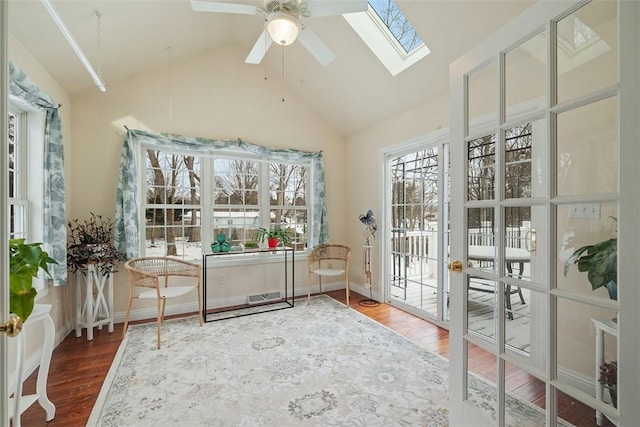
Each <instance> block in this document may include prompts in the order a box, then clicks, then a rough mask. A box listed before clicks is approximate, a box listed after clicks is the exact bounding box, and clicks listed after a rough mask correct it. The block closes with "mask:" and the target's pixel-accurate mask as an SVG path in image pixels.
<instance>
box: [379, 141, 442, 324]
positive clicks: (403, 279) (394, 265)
mask: <svg viewBox="0 0 640 427" xmlns="http://www.w3.org/2000/svg"><path fill="white" fill-rule="evenodd" d="M440 158H441V152H440V147H439V146H438V145H432V146H429V147H427V148H424V149H421V150H418V151H413V152H410V153H408V154H404V155H402V156H398V157H395V158H393V159H391V160H390V162H389V167H390V178H391V179H390V181H391V182H390V186H391V241H392V242H391V256H390V262H389V271H390V273H391V274H390V276H391V277H390V287H389V289H390V297H391V298H392V299H393V300H396V301H399V302H401V303H403V304H407V305H409V306H411V307H414V308H416V309H418V310H420V311H423V312H425V313H427V314H428V315H430V316H432V317H435V318H438V308H439V307H442V306H443V303H446V301H445V299H442V298H439V297H441V296H442V295H443V293H442V292H441V291H439V283H438V263H439V261H440V255H439V254H441V250H439V247H438V245H439V238H438V237H439V235H438V234H439V230H440V228H439V222H438V216H439V200H440V197H441V195H440V192H439V179H441V178H440V176H439V174H440V173H441V171H440V167H439V162H440ZM443 212H444V213H447V211H446V210H445V211H443ZM447 228H448V227H447Z"/></svg>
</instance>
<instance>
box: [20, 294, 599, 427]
mask: <svg viewBox="0 0 640 427" xmlns="http://www.w3.org/2000/svg"><path fill="white" fill-rule="evenodd" d="M327 294H328V295H330V296H332V297H333V298H335V299H337V300H339V301H341V302H344V300H345V294H344V291H331V292H328V293H327ZM350 299H351V301H350V305H351V307H352V308H353V309H355V310H358V311H359V312H361V313H363V314H364V315H366V316H368V317H370V318H371V319H373V320H376V321H378V322H380V323H382V324H383V325H385V326H387V327H389V328H390V329H393V330H395V331H396V332H398V333H399V334H401V335H403V336H405V337H407V338H408V339H410V340H411V341H413V342H414V343H416V344H418V345H420V346H422V347H424V348H426V349H427V350H429V351H431V352H433V353H437V354H440V355H442V356H444V357H446V358H448V356H449V333H448V331H446V330H444V329H441V328H439V327H437V326H435V325H433V324H431V323H429V322H427V321H425V320H422V319H419V318H417V317H415V316H413V315H411V314H408V313H406V312H404V311H402V310H399V309H397V308H394V307H391V306H390V305H388V304H380V305H379V306H376V307H368V306H362V305H359V304H358V302H359V301H360V300H362V299H365V297H363V296H361V295H359V294H355V293H352V294H351V297H350ZM121 335H122V324H118V325H116V328H115V331H114V332H113V333H112V334H109V333H107V331H106V328H104V329H103V330H102V331H97V330H96V331H95V332H94V339H93V341H87V340H86V338H85V337H86V335H84V334H83V336H82V337H80V338H76V336H75V334H74V333H71V334H70V335H69V336H68V337H67V338H65V340H64V341H63V342H62V343H61V344H60V345H59V346H58V347H57V348H56V349H55V350H54V352H53V358H52V360H51V368H50V370H49V383H48V388H47V390H48V395H49V399H51V401H52V402H53V403H54V404H55V405H56V415H55V418H54V419H53V420H52V421H51V422H49V423H47V422H46V421H45V412H44V410H43V409H42V408H41V407H40V406H39V405H38V404H37V403H35V404H33V405H32V406H31V407H30V408H29V409H28V410H27V411H26V412H25V413H24V414H23V415H22V419H21V421H22V426H23V427H42V426H50V427H56V426H60V427H75V426H84V425H85V424H86V423H87V420H88V419H89V415H90V414H91V409H92V408H93V405H94V404H95V401H96V398H97V396H98V393H99V392H100V388H101V387H102V383H103V381H104V379H105V377H106V375H107V372H108V371H109V368H110V366H111V362H112V361H113V358H114V356H115V354H116V352H117V350H118V347H119V345H120V342H121ZM479 356H481V355H480V354H479ZM480 359H482V358H481V357H480V358H479V360H480ZM484 359H486V358H484ZM477 368H478V370H480V371H483V372H489V373H490V372H492V366H491V363H488V364H483V363H481V362H479V363H477ZM36 374H37V372H34V373H33V374H32V375H31V376H30V377H29V378H28V380H27V381H26V382H25V386H24V392H25V393H27V394H28V393H33V392H34V391H35V382H36ZM509 378H510V380H509V386H510V389H511V391H512V392H513V393H514V394H516V395H518V396H521V397H522V398H527V399H530V401H532V402H534V403H535V404H537V405H540V406H544V403H545V402H544V385H543V384H542V383H541V382H540V381H538V380H536V379H535V378H533V377H531V376H529V375H527V374H526V373H524V372H522V371H518V370H513V372H510V377H509ZM559 401H560V402H561V408H560V410H559V414H560V416H561V417H562V418H563V419H565V420H567V421H569V422H571V423H573V424H574V425H576V426H580V427H590V426H595V415H594V412H593V410H591V409H590V408H587V407H585V406H584V405H582V404H581V403H580V402H577V401H575V400H574V399H571V398H569V397H568V396H561V398H560V399H559ZM605 425H609V426H610V425H612V424H605Z"/></svg>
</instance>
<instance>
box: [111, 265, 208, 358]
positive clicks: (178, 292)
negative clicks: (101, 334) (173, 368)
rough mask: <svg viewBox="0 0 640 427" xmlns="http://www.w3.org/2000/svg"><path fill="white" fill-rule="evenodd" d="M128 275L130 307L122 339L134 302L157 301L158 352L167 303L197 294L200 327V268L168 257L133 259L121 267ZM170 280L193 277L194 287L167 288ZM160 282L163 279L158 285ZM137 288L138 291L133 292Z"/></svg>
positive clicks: (182, 285)
mask: <svg viewBox="0 0 640 427" xmlns="http://www.w3.org/2000/svg"><path fill="white" fill-rule="evenodd" d="M124 267H125V268H126V269H127V271H128V272H129V283H130V289H129V304H128V306H127V315H126V317H125V320H124V328H123V330H122V336H123V337H124V335H125V333H126V332H127V326H128V325H129V313H130V312H131V303H132V302H133V300H134V299H156V300H157V304H158V348H160V327H161V325H162V321H163V320H164V310H165V307H166V304H167V299H169V298H178V297H181V296H183V295H186V294H188V293H189V292H191V291H194V290H195V291H196V294H197V296H198V317H199V320H200V326H202V323H203V321H202V304H201V301H200V281H201V279H200V276H201V268H200V265H198V264H195V263H192V262H188V261H183V260H180V259H176V258H170V257H142V258H133V259H131V260H129V261H127V262H126V263H125V264H124ZM170 277H193V278H195V279H196V284H195V285H184V284H180V285H177V286H169V278H170ZM160 278H164V280H163V281H162V282H163V283H162V284H161V280H160ZM136 288H141V289H139V290H136Z"/></svg>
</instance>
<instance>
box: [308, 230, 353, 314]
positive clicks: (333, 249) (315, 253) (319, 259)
mask: <svg viewBox="0 0 640 427" xmlns="http://www.w3.org/2000/svg"><path fill="white" fill-rule="evenodd" d="M350 259H351V248H349V247H348V246H344V245H335V244H328V243H325V244H322V245H319V246H316V247H315V248H313V249H312V250H311V252H309V255H307V262H308V264H309V281H308V282H307V304H308V303H309V301H310V299H311V279H312V275H314V274H315V275H317V276H318V286H319V288H320V292H321V293H322V277H325V276H326V277H332V276H333V277H335V276H342V275H344V281H345V286H346V292H347V307H349V260H350Z"/></svg>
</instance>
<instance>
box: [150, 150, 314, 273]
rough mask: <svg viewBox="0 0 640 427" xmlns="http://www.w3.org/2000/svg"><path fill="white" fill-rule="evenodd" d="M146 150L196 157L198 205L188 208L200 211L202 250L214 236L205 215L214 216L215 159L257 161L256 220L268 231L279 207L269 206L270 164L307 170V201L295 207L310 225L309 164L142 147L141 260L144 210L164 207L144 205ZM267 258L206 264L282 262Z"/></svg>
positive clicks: (231, 257)
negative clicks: (273, 213) (257, 210)
mask: <svg viewBox="0 0 640 427" xmlns="http://www.w3.org/2000/svg"><path fill="white" fill-rule="evenodd" d="M147 150H154V151H161V152H165V153H174V154H178V155H193V156H199V157H200V203H199V204H197V205H188V206H191V207H196V208H197V209H200V212H201V218H200V235H201V245H202V248H203V249H204V250H205V251H207V248H208V245H210V244H211V242H209V241H208V239H209V237H208V236H213V230H214V228H215V224H214V223H213V217H212V216H211V215H208V214H206V213H209V212H213V209H214V197H213V196H214V193H213V180H214V179H215V177H214V172H213V171H214V169H213V162H214V160H215V159H216V158H224V159H238V160H250V161H256V162H258V163H259V174H258V180H259V181H258V191H259V195H260V196H259V205H258V209H259V211H260V212H259V218H260V225H259V226H260V227H264V228H267V229H269V227H270V211H271V210H272V209H278V208H279V206H272V205H270V199H269V194H270V189H269V183H270V181H269V164H271V163H285V164H291V165H296V166H304V167H306V168H307V176H306V181H307V182H306V184H305V191H306V194H305V198H306V205H304V206H299V207H298V206H296V207H295V208H296V209H297V208H299V209H301V210H302V209H304V208H306V210H307V221H311V218H313V216H312V214H313V206H314V200H313V191H311V186H310V184H311V183H312V182H314V181H313V180H314V176H313V168H312V162H311V161H306V162H305V161H302V162H283V161H280V160H277V159H270V158H265V157H261V156H257V155H250V154H246V153H243V152H239V151H233V150H220V151H218V152H217V153H216V154H214V155H210V154H206V153H195V152H184V151H181V150H176V149H166V148H163V149H160V150H158V148H157V147H154V146H152V145H145V144H141V145H140V146H139V152H138V158H139V159H141V162H140V163H141V165H142V167H141V168H140V174H139V182H140V195H139V197H140V206H141V208H140V210H139V212H140V215H139V220H140V224H141V226H140V254H141V256H147V255H146V226H145V222H146V217H145V212H146V210H147V209H152V208H154V207H157V208H162V207H164V206H166V205H151V204H148V203H146V199H145V195H146V192H147V180H146V174H147V161H146V159H147ZM311 233H312V227H309V226H308V225H307V234H306V236H305V240H306V241H307V242H308V241H309V240H310V238H311ZM308 249H309V248H306V249H305V250H297V251H296V259H303V258H304V259H306V253H307V251H308ZM267 255H269V256H266V255H265V254H262V253H255V254H243V255H238V256H234V255H233V254H230V255H229V256H225V257H224V260H223V261H219V260H217V259H213V260H209V261H208V263H209V264H210V265H212V264H214V263H216V262H224V263H225V265H229V264H233V265H235V264H240V265H244V264H260V263H269V262H281V258H282V257H283V256H284V255H280V256H274V255H273V254H267ZM185 259H187V260H190V261H193V262H198V261H201V260H200V259H197V260H196V259H190V258H185Z"/></svg>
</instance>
